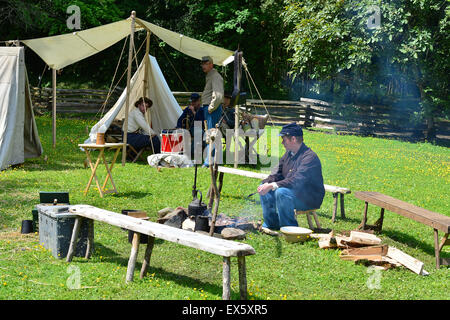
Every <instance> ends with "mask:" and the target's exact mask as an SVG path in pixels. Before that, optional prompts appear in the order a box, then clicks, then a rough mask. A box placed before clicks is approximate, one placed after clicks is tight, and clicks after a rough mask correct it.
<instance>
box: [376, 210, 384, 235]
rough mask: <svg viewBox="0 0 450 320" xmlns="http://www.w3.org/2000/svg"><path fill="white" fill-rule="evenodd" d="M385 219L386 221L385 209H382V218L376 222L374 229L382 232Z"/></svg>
mask: <svg viewBox="0 0 450 320" xmlns="http://www.w3.org/2000/svg"><path fill="white" fill-rule="evenodd" d="M383 219H384V208H381V212H380V218H379V219H378V220H377V221H376V222H375V225H374V227H375V228H374V229H375V230H376V231H377V232H381V230H382V229H383Z"/></svg>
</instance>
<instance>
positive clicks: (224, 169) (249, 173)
mask: <svg viewBox="0 0 450 320" xmlns="http://www.w3.org/2000/svg"><path fill="white" fill-rule="evenodd" d="M218 171H219V172H223V173H229V174H235V175H238V176H243V177H248V178H255V179H261V180H264V179H266V178H267V177H268V176H269V174H268V173H258V172H253V171H246V170H241V169H234V168H228V167H223V166H219V167H218ZM323 186H324V188H325V191H328V192H334V193H336V192H337V193H342V194H348V193H351V190H350V189H347V188H342V187H336V186H331V185H328V184H324V185H323Z"/></svg>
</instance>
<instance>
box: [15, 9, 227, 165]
mask: <svg viewBox="0 0 450 320" xmlns="http://www.w3.org/2000/svg"><path fill="white" fill-rule="evenodd" d="M140 30H146V31H147V46H146V54H145V56H147V55H148V52H149V51H148V48H149V43H150V34H151V33H153V34H154V35H156V36H157V37H158V38H160V39H161V40H163V41H164V42H166V43H167V44H168V45H170V46H172V47H173V48H174V49H176V50H178V51H180V52H183V53H184V54H186V55H188V56H190V57H193V58H195V59H201V58H202V56H211V57H212V58H213V60H214V64H216V65H222V66H224V65H227V64H228V63H230V62H232V61H233V60H234V56H233V52H232V51H230V50H227V49H223V48H220V47H217V46H214V45H211V44H208V43H205V42H202V41H199V40H196V39H193V38H190V37H187V36H184V35H182V34H179V33H176V32H173V31H170V30H168V29H165V28H162V27H159V26H157V25H154V24H152V23H149V22H147V21H144V20H141V19H138V18H136V12H134V11H133V12H132V14H131V17H130V18H128V19H125V20H121V21H118V22H113V23H110V24H106V25H103V26H100V27H96V28H91V29H87V30H83V31H76V32H73V33H68V34H64V35H59V36H53V37H45V38H39V39H29V40H23V41H22V43H24V44H25V45H27V46H28V47H30V48H31V49H32V50H33V51H35V52H36V53H37V54H38V55H39V56H40V57H41V58H42V59H43V60H44V61H45V62H46V63H47V65H48V66H49V67H50V68H52V69H53V146H54V147H55V146H56V70H59V69H61V68H64V67H66V66H68V65H71V64H73V63H75V62H77V61H80V60H82V59H85V58H87V57H89V56H92V55H94V54H96V53H98V52H100V51H102V50H104V49H106V48H108V47H110V46H112V45H113V44H115V43H117V42H118V41H120V40H122V39H124V38H125V37H127V36H129V37H130V47H129V54H128V76H127V87H130V81H131V66H132V56H133V50H134V33H135V32H136V31H140ZM130 98H131V97H129V96H128V95H127V96H126V97H125V105H126V108H125V109H128V110H129V107H130V105H131V103H132V102H131V99H130ZM152 125H156V121H153V120H152ZM127 127H128V115H127V114H126V115H125V121H124V131H126V128H127ZM126 137H127V136H126V135H125V136H124V143H125V144H124V148H123V153H122V165H124V164H125V154H126V152H125V151H126V142H127V141H126V140H127V138H126Z"/></svg>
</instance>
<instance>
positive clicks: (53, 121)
mask: <svg viewBox="0 0 450 320" xmlns="http://www.w3.org/2000/svg"><path fill="white" fill-rule="evenodd" d="M52 78H53V80H52V81H53V106H52V138H53V148H56V69H52Z"/></svg>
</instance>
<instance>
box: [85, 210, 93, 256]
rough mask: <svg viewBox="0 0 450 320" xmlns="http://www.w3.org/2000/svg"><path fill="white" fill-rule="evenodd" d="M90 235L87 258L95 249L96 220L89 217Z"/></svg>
mask: <svg viewBox="0 0 450 320" xmlns="http://www.w3.org/2000/svg"><path fill="white" fill-rule="evenodd" d="M87 222H88V237H87V246H86V254H85V256H84V257H85V258H86V259H89V258H90V257H91V255H92V251H94V220H92V219H88V221H87Z"/></svg>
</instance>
